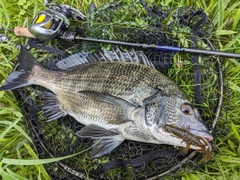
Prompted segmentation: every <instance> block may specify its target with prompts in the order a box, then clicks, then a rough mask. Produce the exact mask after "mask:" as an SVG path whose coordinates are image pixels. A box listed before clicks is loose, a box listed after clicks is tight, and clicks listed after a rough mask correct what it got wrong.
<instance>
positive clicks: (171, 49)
mask: <svg viewBox="0 0 240 180" xmlns="http://www.w3.org/2000/svg"><path fill="white" fill-rule="evenodd" d="M75 38H76V39H77V40H82V41H91V42H98V43H108V44H116V45H124V46H132V47H140V48H153V49H157V50H159V51H167V52H178V53H190V54H203V55H208V56H220V57H228V58H237V59H240V54H237V53H227V52H221V51H212V50H202V49H193V48H181V47H177V46H161V45H148V44H138V43H129V42H119V41H111V40H104V39H96V38H89V37H86V38H85V37H79V36H76V37H75Z"/></svg>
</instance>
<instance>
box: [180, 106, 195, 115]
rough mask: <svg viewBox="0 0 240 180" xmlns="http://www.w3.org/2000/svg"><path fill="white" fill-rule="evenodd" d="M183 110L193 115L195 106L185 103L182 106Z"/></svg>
mask: <svg viewBox="0 0 240 180" xmlns="http://www.w3.org/2000/svg"><path fill="white" fill-rule="evenodd" d="M181 111H182V112H183V113H184V114H186V115H191V114H193V108H192V106H191V105H189V104H183V105H182V106H181Z"/></svg>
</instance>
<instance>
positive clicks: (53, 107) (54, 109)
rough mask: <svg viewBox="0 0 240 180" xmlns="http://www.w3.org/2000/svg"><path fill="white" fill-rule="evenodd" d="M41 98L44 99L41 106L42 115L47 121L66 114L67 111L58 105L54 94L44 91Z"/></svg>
mask: <svg viewBox="0 0 240 180" xmlns="http://www.w3.org/2000/svg"><path fill="white" fill-rule="evenodd" d="M42 98H43V101H44V105H43V107H42V111H43V116H45V117H47V119H48V120H47V122H49V121H53V120H55V119H58V118H60V117H64V116H66V115H67V113H66V112H65V111H64V110H63V109H62V108H61V107H60V106H59V103H58V100H57V97H56V95H55V94H53V93H50V92H44V93H43V95H42Z"/></svg>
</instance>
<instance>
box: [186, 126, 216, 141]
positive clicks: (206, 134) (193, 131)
mask: <svg viewBox="0 0 240 180" xmlns="http://www.w3.org/2000/svg"><path fill="white" fill-rule="evenodd" d="M189 132H190V133H191V134H193V135H194V136H198V137H202V138H204V139H206V140H207V141H212V140H213V136H212V134H211V133H210V132H209V131H198V130H196V129H190V130H189Z"/></svg>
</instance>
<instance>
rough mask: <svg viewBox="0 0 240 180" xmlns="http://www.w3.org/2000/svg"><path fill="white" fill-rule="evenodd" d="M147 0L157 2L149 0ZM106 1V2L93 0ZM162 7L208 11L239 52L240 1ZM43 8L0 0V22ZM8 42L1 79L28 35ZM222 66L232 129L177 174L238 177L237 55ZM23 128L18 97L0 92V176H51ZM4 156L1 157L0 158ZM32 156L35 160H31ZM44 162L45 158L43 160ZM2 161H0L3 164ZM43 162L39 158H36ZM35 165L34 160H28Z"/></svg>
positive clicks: (71, 0) (10, 23) (27, 18)
mask: <svg viewBox="0 0 240 180" xmlns="http://www.w3.org/2000/svg"><path fill="white" fill-rule="evenodd" d="M148 1H149V3H154V2H156V1H155V0H148ZM58 2H59V3H64V4H69V5H71V6H74V7H76V8H78V9H81V10H82V12H87V11H88V6H89V4H90V2H91V1H90V0H86V1H78V0H66V1H63V0H61V1H60V0H59V1H58ZM97 2H98V3H97V4H99V2H100V3H105V2H106V1H104V0H103V1H97ZM157 2H158V3H161V4H162V5H166V6H173V7H179V6H197V7H200V8H202V9H204V11H205V12H206V13H207V15H208V16H209V18H210V19H211V20H212V21H213V24H214V26H215V27H216V29H217V30H216V35H217V36H218V39H219V45H220V48H221V51H227V52H236V53H240V48H239V47H240V46H239V45H240V22H239V21H240V2H239V1H237V0H236V1H232V0H195V1H193V0H180V1H173V0H161V1H160V0H157ZM41 8H42V1H41V0H37V1H27V0H0V27H4V28H13V27H15V26H22V27H26V26H28V25H29V23H30V22H31V20H32V18H33V17H35V15H36V14H37V12H38V11H39V10H40V9H41ZM0 33H6V34H7V35H8V37H9V39H10V41H9V42H2V43H0V82H1V83H2V82H3V81H4V80H5V79H6V77H7V76H8V75H9V73H10V72H11V71H12V68H13V65H14V63H15V59H16V56H17V54H18V52H19V51H18V50H17V49H16V48H14V44H26V42H27V39H26V38H23V37H21V38H20V37H15V36H14V35H13V34H11V33H9V32H7V31H5V32H4V31H1V32H0ZM224 68H225V69H226V79H225V83H228V86H229V92H230V105H231V111H230V112H229V113H228V114H227V115H226V116H228V117H231V120H232V121H231V122H229V123H230V124H231V129H230V133H229V134H228V136H227V137H225V138H221V139H217V141H216V144H215V145H216V147H217V148H218V149H219V153H218V154H217V155H216V156H214V157H213V160H212V161H210V162H209V163H208V164H207V165H206V166H205V168H204V169H201V170H199V171H196V172H195V173H194V174H184V175H183V177H182V179H184V180H186V179H201V180H205V179H206V180H212V179H222V180H225V179H226V180H228V179H236V180H237V179H240V136H239V133H238V132H239V130H240V118H239V117H240V111H239V105H240V63H239V60H236V59H224ZM31 145H32V143H31V140H30V138H29V137H28V135H27V134H26V133H25V129H24V124H23V121H22V114H21V111H20V108H19V107H18V106H17V101H16V99H15V97H14V95H13V93H11V92H0V160H1V161H0V176H2V178H3V179H50V177H49V176H48V174H47V173H46V171H45V170H44V168H43V166H42V165H41V163H40V164H36V163H35V162H39V160H37V159H38V158H37V155H36V151H35V150H34V148H32V146H31ZM3 157H4V158H5V159H2V158H3ZM6 158H9V159H18V160H32V161H30V162H31V163H32V164H31V165H27V166H25V165H22V164H23V163H26V161H16V163H17V164H15V165H12V163H11V161H10V162H7V161H6ZM34 160H36V161H34ZM43 161H44V162H45V163H46V162H47V160H43ZM3 162H4V163H3ZM41 162H42V161H41ZM33 164H34V165H33Z"/></svg>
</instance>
